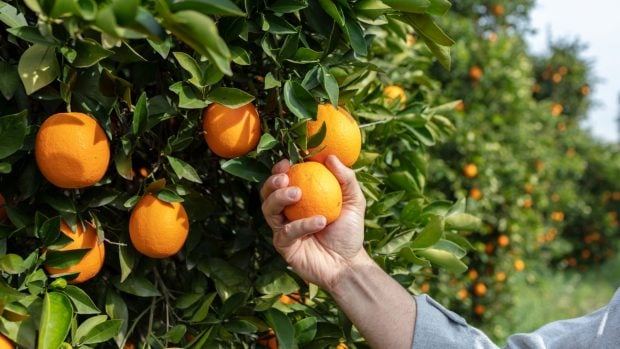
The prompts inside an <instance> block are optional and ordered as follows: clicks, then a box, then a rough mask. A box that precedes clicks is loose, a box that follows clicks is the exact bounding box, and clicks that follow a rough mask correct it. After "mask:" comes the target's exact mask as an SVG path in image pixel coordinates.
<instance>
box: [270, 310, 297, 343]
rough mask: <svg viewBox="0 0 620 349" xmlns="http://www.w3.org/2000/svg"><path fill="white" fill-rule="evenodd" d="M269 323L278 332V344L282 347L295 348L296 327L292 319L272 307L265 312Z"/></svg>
mask: <svg viewBox="0 0 620 349" xmlns="http://www.w3.org/2000/svg"><path fill="white" fill-rule="evenodd" d="M265 318H266V319H267V323H268V324H269V326H270V327H271V328H273V330H274V331H275V333H276V337H277V338H278V346H280V347H282V348H293V347H294V345H293V344H294V342H295V328H294V327H293V324H292V323H291V320H290V319H289V318H288V317H287V316H286V315H284V314H283V313H282V312H281V311H279V310H277V309H274V308H271V309H268V310H267V311H266V312H265Z"/></svg>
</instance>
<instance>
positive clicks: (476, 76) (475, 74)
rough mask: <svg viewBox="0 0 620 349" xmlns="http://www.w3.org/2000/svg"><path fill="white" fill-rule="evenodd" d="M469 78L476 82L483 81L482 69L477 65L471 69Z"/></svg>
mask: <svg viewBox="0 0 620 349" xmlns="http://www.w3.org/2000/svg"><path fill="white" fill-rule="evenodd" d="M469 78H470V79H472V80H474V81H478V80H480V79H482V69H480V67H478V66H476V65H475V66H473V67H471V68H469Z"/></svg>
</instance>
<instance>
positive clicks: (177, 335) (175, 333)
mask: <svg viewBox="0 0 620 349" xmlns="http://www.w3.org/2000/svg"><path fill="white" fill-rule="evenodd" d="M186 332H187V326H185V325H175V326H172V328H171V329H170V330H168V332H166V334H164V337H163V338H165V339H167V340H169V341H171V342H172V343H179V342H180V341H181V339H183V336H184V335H185V333H186Z"/></svg>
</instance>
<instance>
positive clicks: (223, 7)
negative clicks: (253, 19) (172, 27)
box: [170, 0, 245, 17]
mask: <svg viewBox="0 0 620 349" xmlns="http://www.w3.org/2000/svg"><path fill="white" fill-rule="evenodd" d="M170 8H171V10H172V11H173V12H177V11H181V10H194V11H198V12H202V13H204V14H205V15H215V16H240V17H243V16H245V12H243V11H242V10H241V9H240V8H239V7H238V6H237V5H235V4H234V3H233V2H232V1H230V0H182V1H176V2H175V3H173V4H172V6H171V7H170Z"/></svg>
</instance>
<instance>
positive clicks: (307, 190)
mask: <svg viewBox="0 0 620 349" xmlns="http://www.w3.org/2000/svg"><path fill="white" fill-rule="evenodd" d="M288 177H289V185H290V186H296V187H299V188H300V189H301V199H300V200H299V201H297V202H296V203H294V204H292V205H289V206H286V207H285V208H284V215H285V216H286V218H288V219H289V220H291V221H294V220H297V219H302V218H308V217H312V216H315V215H323V216H325V218H326V219H327V224H329V223H331V222H333V221H335V220H336V219H337V218H338V217H339V216H340V210H341V209H342V189H341V188H340V183H338V180H337V179H336V177H334V175H333V174H332V173H331V172H330V171H329V170H328V169H327V167H325V166H324V165H323V164H321V163H318V162H312V161H309V162H304V163H300V164H295V165H293V166H291V168H290V169H289V171H288Z"/></svg>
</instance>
